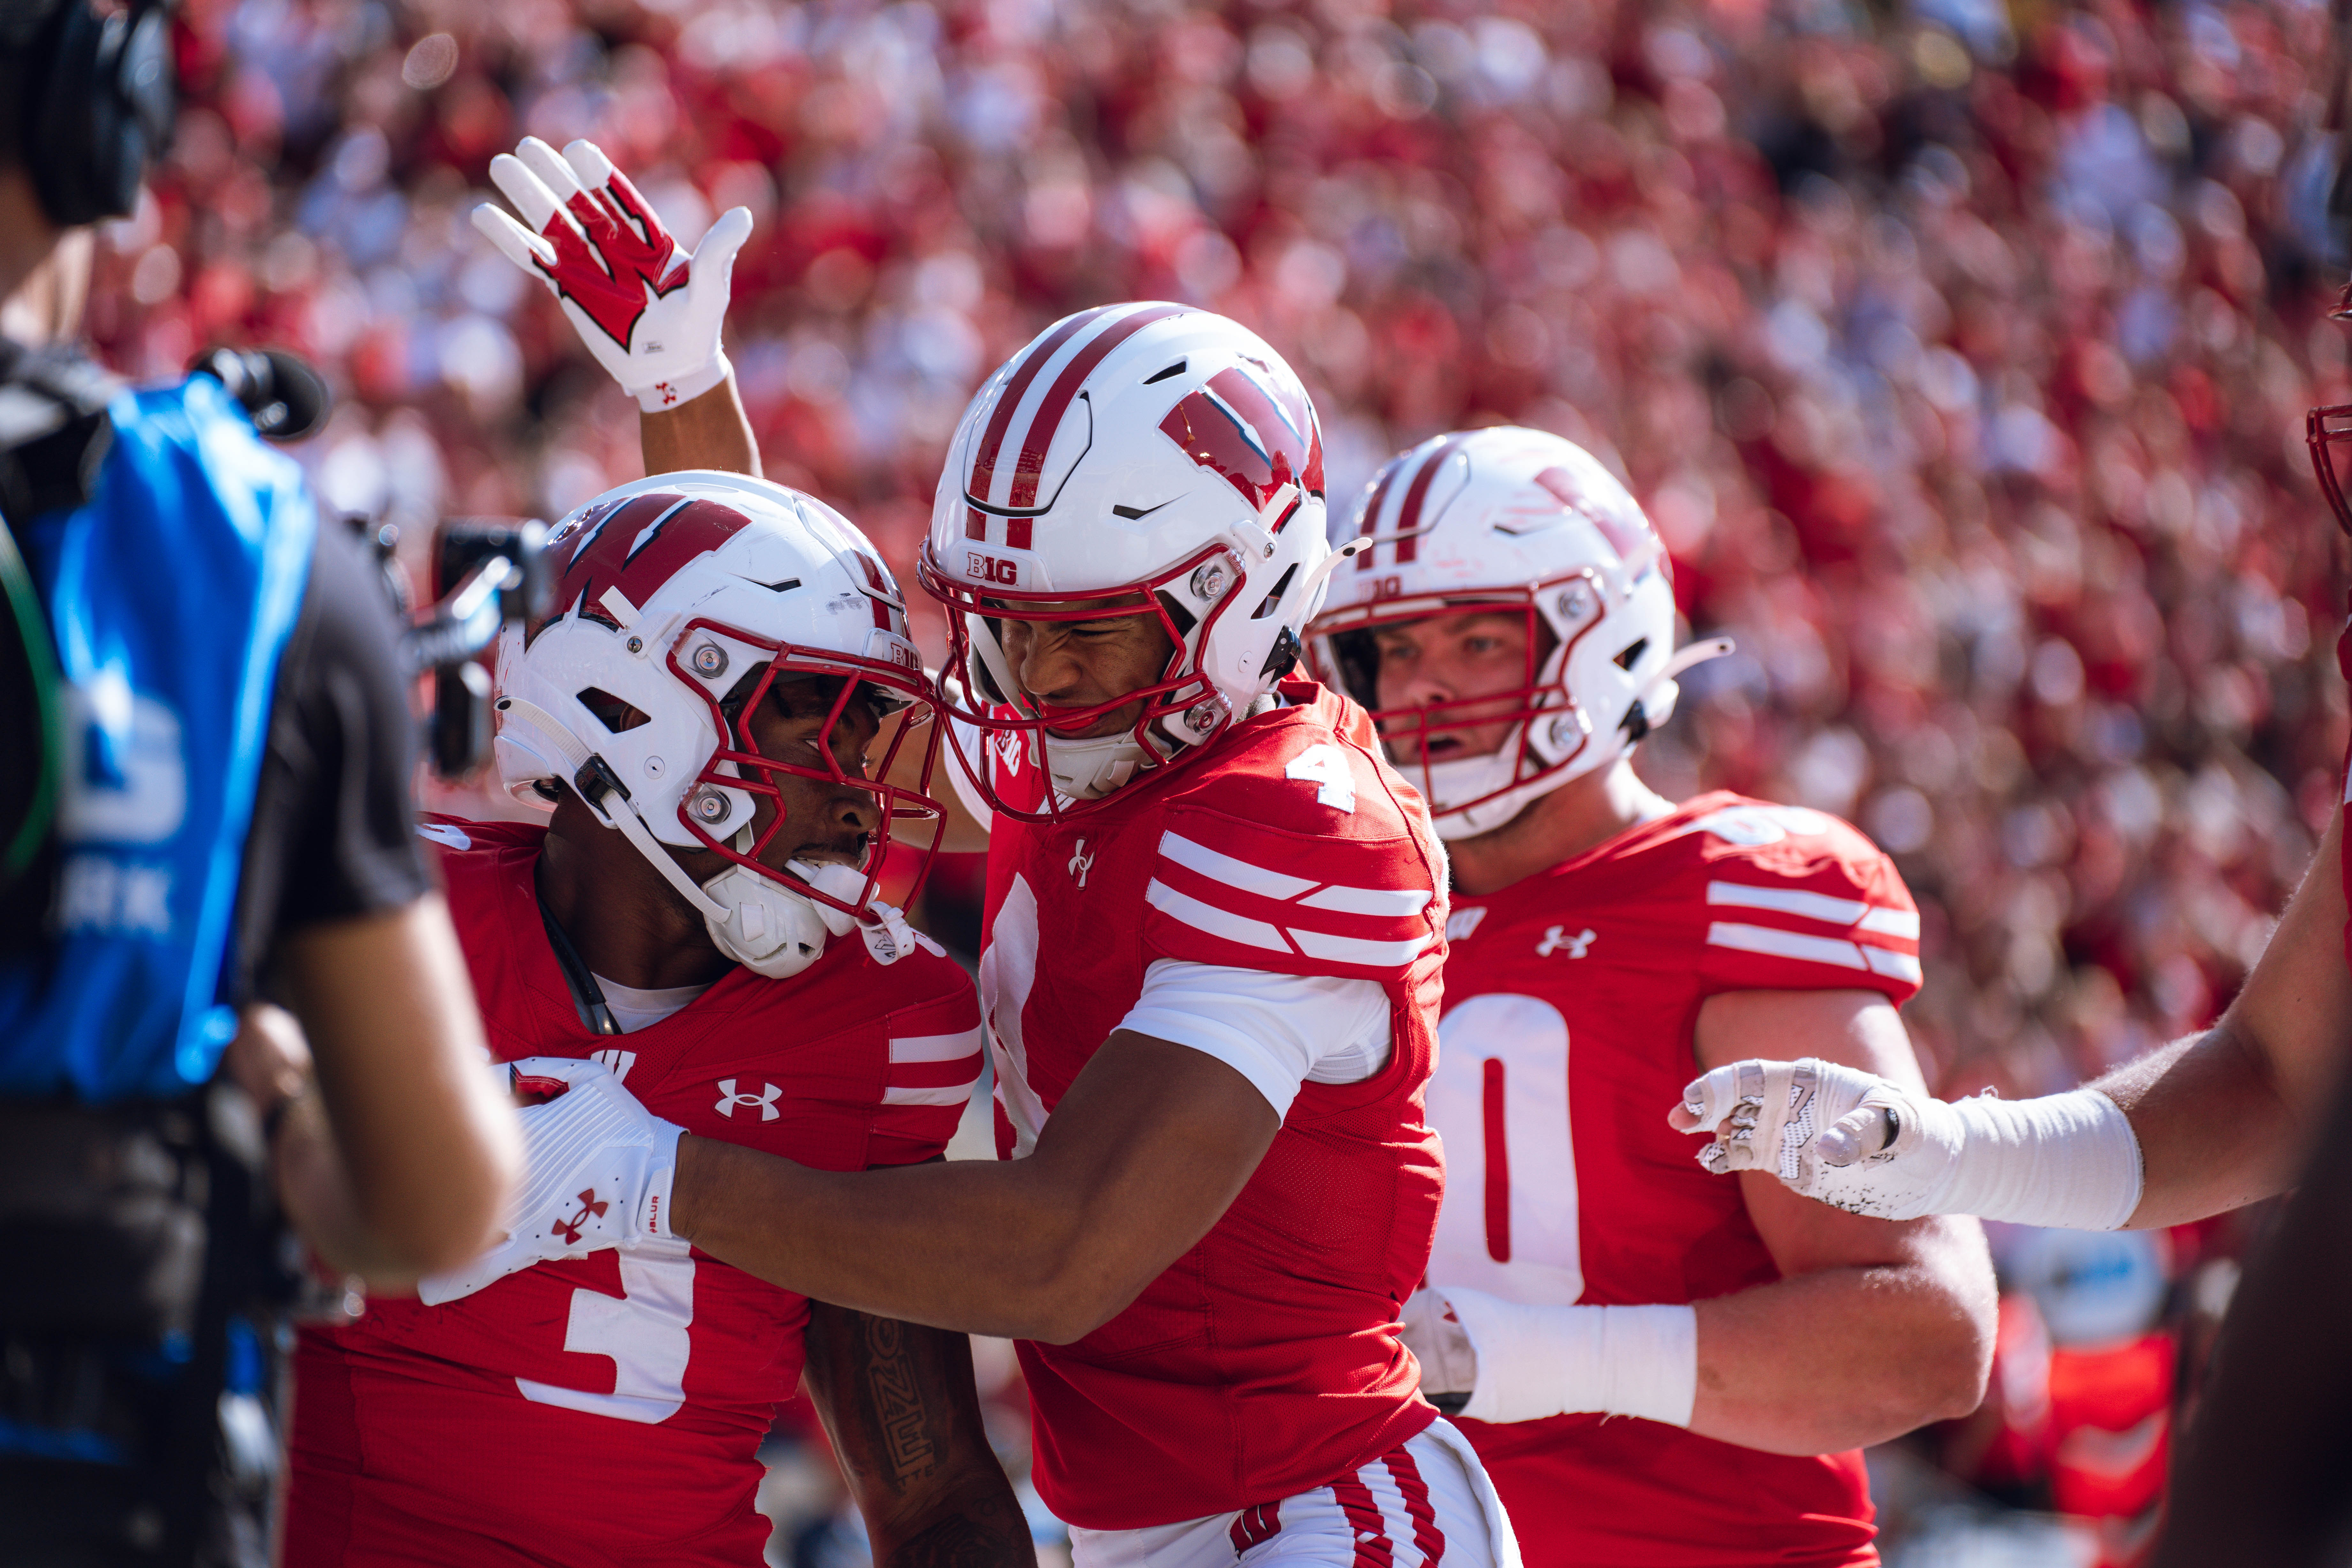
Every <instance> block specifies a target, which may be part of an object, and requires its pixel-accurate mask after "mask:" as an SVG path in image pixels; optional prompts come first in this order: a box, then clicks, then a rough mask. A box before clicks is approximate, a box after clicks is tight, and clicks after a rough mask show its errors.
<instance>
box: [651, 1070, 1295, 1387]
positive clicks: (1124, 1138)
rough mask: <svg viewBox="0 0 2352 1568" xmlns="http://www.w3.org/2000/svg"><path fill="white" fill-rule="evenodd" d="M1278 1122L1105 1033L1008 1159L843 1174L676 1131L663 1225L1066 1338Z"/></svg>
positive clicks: (1228, 1087) (855, 1302)
mask: <svg viewBox="0 0 2352 1568" xmlns="http://www.w3.org/2000/svg"><path fill="white" fill-rule="evenodd" d="M1280 1127H1281V1121H1280V1120H1279V1119H1278V1118H1277V1117H1276V1114H1275V1112H1274V1109H1273V1107H1272V1106H1270V1105H1268V1104H1267V1103H1266V1101H1265V1099H1264V1098H1263V1097H1262V1096H1261V1095H1260V1094H1259V1093H1258V1091H1257V1090H1256V1089H1254V1088H1252V1087H1251V1086H1250V1082H1249V1080H1248V1079H1245V1078H1244V1077H1242V1075H1241V1074H1240V1073H1238V1072H1235V1071H1234V1069H1233V1068H1229V1067H1227V1066H1226V1065H1225V1064H1224V1063H1223V1062H1221V1061H1218V1060H1216V1059H1215V1058H1213V1057H1209V1056H1206V1055H1203V1054H1202V1052H1199V1051H1196V1050H1193V1049H1192V1048H1191V1047H1185V1046H1179V1045H1173V1044H1171V1043H1170V1042H1168V1041H1166V1040H1158V1039H1153V1038H1151V1037H1148V1036H1143V1035H1138V1034H1134V1033H1132V1032H1130V1031H1128V1030H1124V1029H1122V1030H1120V1031H1118V1033H1116V1034H1114V1035H1113V1036H1112V1037H1110V1038H1109V1039H1108V1040H1107V1041H1105V1042H1104V1044H1103V1047H1102V1048H1101V1049H1100V1050H1098V1051H1097V1052H1096V1053H1095V1055H1094V1057H1093V1058H1092V1059H1091V1060H1089V1061H1088V1062H1087V1066H1086V1068H1085V1070H1084V1071H1082V1072H1080V1073H1079V1074H1078V1077H1077V1080H1076V1082H1074V1083H1073V1084H1071V1085H1070V1088H1069V1090H1068V1092H1067V1093H1066V1094H1064V1095H1063V1096H1062V1100H1061V1103H1060V1104H1059V1105H1057V1106H1056V1107H1055V1110H1054V1114H1053V1118H1052V1120H1051V1121H1049V1122H1048V1123H1047V1124H1046V1126H1045V1131H1044V1132H1043V1134H1042V1135H1041V1136H1040V1137H1039V1139H1038V1141H1037V1146H1036V1148H1035V1149H1034V1151H1033V1152H1031V1153H1030V1154H1029V1155H1028V1157H1027V1158H1025V1159H1020V1160H1006V1161H983V1160H959V1161H954V1162H950V1163H944V1164H934V1165H917V1166H911V1167H906V1168H902V1169H898V1170H889V1171H866V1172H852V1173H835V1172H825V1171H811V1170H808V1169H806V1168H804V1167H803V1166H799V1165H795V1164H793V1163H791V1162H790V1161H786V1160H780V1159H776V1158H774V1157H773V1156H772V1155H767V1154H762V1153H760V1152H757V1151H755V1150H750V1149H743V1148H740V1147H737V1146H735V1145H733V1144H727V1143H718V1142H711V1141H709V1140H707V1139H701V1138H694V1137H686V1138H681V1139H679V1140H678V1148H677V1174H676V1178H675V1182H674V1184H673V1186H672V1189H671V1197H670V1204H671V1207H670V1226H671V1228H672V1229H673V1230H674V1231H675V1232H676V1233H677V1235H679V1236H682V1237H687V1238H688V1239H689V1240H691V1241H692V1242H693V1243H694V1244H695V1245H696V1246H698V1247H701V1248H702V1249H703V1250H704V1251H705V1252H708V1253H710V1254H712V1255H713V1256H715V1257H718V1258H725V1259H726V1260H727V1261H728V1262H730V1263H731V1264H733V1265H735V1267H737V1268H741V1269H744V1270H746V1271H747V1272H749V1273H752V1274H756V1275H758V1276H759V1277H760V1278H761V1279H766V1280H768V1281H770V1282H771V1283H772V1284H776V1285H781V1286H782V1287H783V1288H784V1289H789V1290H797V1291H799V1292H800V1293H801V1294H803V1295H805V1296H809V1297H813V1298H814V1299H815V1300H820V1301H834V1302H838V1303H840V1304H841V1305H843V1306H845V1307H851V1308H855V1309H856V1310H859V1311H861V1312H875V1313H879V1314H881V1315H883V1316H886V1317H891V1318H901V1319H904V1320H906V1321H909V1322H917V1323H929V1324H933V1325H935V1326H937V1327H939V1328H943V1329H960V1330H962V1331H965V1332H967V1333H975V1334H994V1335H998V1336H1000V1337H1003V1338H1006V1339H1020V1340H1044V1341H1046V1342H1050V1343H1055V1344H1066V1343H1067V1342H1070V1341H1072V1340H1077V1339H1083V1338H1085V1337H1086V1336H1087V1334H1089V1333H1092V1332H1093V1331H1095V1330H1096V1329H1097V1328H1099V1327H1100V1326H1101V1325H1102V1324H1103V1323H1105V1322H1107V1321H1109V1320H1110V1319H1111V1318H1112V1317H1113V1316H1115V1315H1116V1314H1117V1313H1118V1312H1119V1311H1121V1310H1124V1309H1125V1308H1126V1306H1127V1304H1128V1303H1129V1302H1130V1301H1132V1300H1135V1298H1136V1297H1137V1296H1139V1295H1140V1294H1141V1293H1142V1291H1143V1289H1144V1287H1145V1286H1147V1285H1149V1284H1150V1283H1151V1281H1152V1280H1153V1279H1157V1278H1158V1277H1159V1276H1160V1273H1161V1272H1162V1271H1163V1270H1164V1269H1166V1268H1168V1266H1169V1265H1170V1264H1171V1263H1173V1262H1175V1261H1176V1260H1177V1259H1178V1258H1181V1257H1182V1256H1183V1255H1184V1253H1185V1252H1186V1251H1187V1250H1188V1249H1189V1248H1191V1247H1192V1245H1193V1244H1194V1243H1195V1242H1197V1241H1199V1240H1200V1239H1201V1237H1203V1236H1205V1235H1207V1234H1208V1231H1209V1227H1210V1226H1213V1225H1214V1224H1216V1223H1217V1220H1218V1218H1219V1217H1220V1216H1222V1215H1223V1214H1224V1212H1225V1209H1226V1207H1227V1205H1230V1204H1231V1203H1232V1202H1233V1201H1234V1197H1235V1196H1237V1195H1238V1194H1240V1192H1241V1190H1242V1188H1243V1186H1244V1185H1245V1184H1247V1183H1248V1181H1249V1178H1250V1175H1251V1173H1253V1172H1255V1170H1256V1169H1257V1165H1258V1162H1259V1161H1260V1160H1261V1159H1263V1158H1264V1157H1265V1151H1266V1149H1267V1147H1268V1146H1269V1145H1270V1144H1272V1142H1274V1135H1275V1133H1276V1131H1279V1129H1280Z"/></svg>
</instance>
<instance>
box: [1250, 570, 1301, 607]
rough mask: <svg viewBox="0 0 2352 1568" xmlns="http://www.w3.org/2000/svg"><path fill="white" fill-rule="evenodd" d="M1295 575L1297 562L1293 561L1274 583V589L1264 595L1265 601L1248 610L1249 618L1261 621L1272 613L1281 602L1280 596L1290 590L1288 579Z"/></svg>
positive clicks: (1296, 573)
mask: <svg viewBox="0 0 2352 1568" xmlns="http://www.w3.org/2000/svg"><path fill="white" fill-rule="evenodd" d="M1297 575H1298V563H1297V562H1296V561H1294V562H1292V563H1290V564H1289V566H1288V567H1287V568H1286V569H1285V570H1284V572H1283V574H1282V578H1281V580H1280V581H1279V582H1277V583H1276V584H1275V585H1274V591H1273V592H1272V593H1270V594H1268V595H1266V596H1265V603H1264V604H1262V605H1259V606H1258V607H1257V608H1256V609H1255V610H1252V611H1251V612H1250V619H1251V620H1254V621H1262V620H1264V619H1265V618H1266V616H1270V615H1272V614H1274V609H1275V606H1276V605H1279V604H1281V603H1282V596H1283V595H1285V594H1287V593H1288V592H1290V580H1291V579H1292V578H1293V577H1296V576H1297Z"/></svg>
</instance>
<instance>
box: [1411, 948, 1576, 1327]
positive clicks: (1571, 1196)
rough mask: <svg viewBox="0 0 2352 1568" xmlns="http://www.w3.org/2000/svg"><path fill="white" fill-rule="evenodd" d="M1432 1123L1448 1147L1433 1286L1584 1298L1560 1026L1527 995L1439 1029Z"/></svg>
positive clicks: (1462, 1011) (1477, 1008) (1530, 1299)
mask: <svg viewBox="0 0 2352 1568" xmlns="http://www.w3.org/2000/svg"><path fill="white" fill-rule="evenodd" d="M1437 1038H1438V1051H1437V1070H1436V1071H1435V1072H1434V1073H1433V1074H1432V1075H1431V1077H1430V1080H1429V1089H1428V1096H1429V1120H1430V1121H1431V1123H1432V1124H1433V1126H1435V1127H1436V1128H1437V1129H1438V1131H1439V1132H1440V1133H1442V1134H1443V1135H1444V1139H1445V1163H1446V1178H1447V1179H1446V1183H1445V1206H1444V1209H1443V1210H1442V1211H1440V1213H1439V1215H1438V1220H1437V1247H1436V1251H1435V1254H1434V1256H1433V1258H1432V1259H1431V1263H1430V1278H1431V1279H1434V1280H1436V1281H1438V1282H1439V1283H1441V1284H1446V1285H1465V1286H1467V1287H1469V1288H1470V1289H1474V1290H1486V1291H1488V1292H1491V1293H1492V1294H1494V1295H1496V1296H1501V1297H1503V1298H1505V1299H1507V1300H1513V1301H1524V1302H1527V1303H1528V1304H1530V1305H1544V1306H1567V1305H1570V1304H1571V1303H1572V1302H1574V1301H1575V1300H1576V1299H1577V1298H1578V1297H1580V1296H1581V1295H1583V1294H1584V1264H1583V1259H1582V1257H1581V1256H1580V1253H1579V1250H1578V1244H1577V1231H1576V1152H1575V1149H1574V1147H1573V1146H1572V1144H1571V1143H1570V1134H1569V1119H1568V1020H1567V1019H1566V1018H1563V1017H1562V1016H1560V1012H1559V1008H1557V1007H1555V1006H1553V1005H1551V1004H1550V1003H1549V1002H1546V1001H1543V1000H1541V999H1539V998H1538V997H1534V996H1516V995H1510V994H1489V995H1485V996H1473V997H1471V998H1470V999H1469V1000H1468V1001H1466V1002H1464V1003H1463V1004H1462V1005H1459V1006H1457V1007H1455V1008H1454V1009H1453V1010H1452V1011H1451V1012H1449V1013H1447V1014H1446V1015H1445V1017H1444V1021H1443V1022H1441V1023H1440V1024H1439V1025H1438V1026H1437Z"/></svg>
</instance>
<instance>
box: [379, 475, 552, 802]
mask: <svg viewBox="0 0 2352 1568" xmlns="http://www.w3.org/2000/svg"><path fill="white" fill-rule="evenodd" d="M349 521H351V523H352V526H353V527H354V528H355V529H357V530H358V531H359V532H360V534H361V536H362V538H363V539H365V540H366V541H367V542H369V544H370V545H371V546H373V549H374V551H375V553H376V558H377V560H378V561H379V562H380V563H383V567H384V583H385V592H386V593H388V594H389V595H391V596H392V601H393V605H394V609H395V610H396V611H397V612H398V613H399V614H400V615H401V616H402V617H403V618H404V620H406V621H407V622H408V627H407V630H406V631H404V633H403V634H402V636H401V641H400V652H401V657H402V658H403V659H404V661H405V663H406V664H407V667H408V671H409V673H410V674H412V675H425V674H430V675H431V676H432V677H433V706H432V709H431V710H430V711H429V712H428V713H427V714H426V716H425V755H426V756H427V757H429V758H430V759H431V760H432V763H433V771H434V772H435V773H437V774H439V775H440V776H441V777H443V778H445V779H452V780H455V779H461V778H464V777H466V776H467V774H469V773H473V772H475V771H476V770H477V769H478V768H479V767H481V766H482V764H483V763H487V762H488V761H489V756H490V678H489V673H488V671H487V670H485V669H484V668H482V663H481V656H482V655H483V654H484V653H486V652H488V649H489V647H490V646H491V645H492V644H493V643H495V642H496V641H497V640H498V636H499V628H501V627H502V626H507V625H508V624H509V623H510V622H517V621H525V620H529V619H530V618H531V617H533V616H540V615H542V614H544V613H545V612H546V609H547V601H548V597H549V595H551V593H552V592H553V591H554V586H555V578H554V574H553V573H552V572H551V570H550V568H549V566H548V563H547V536H548V527H547V524H545V523H544V522H541V521H539V520H538V519H537V518H499V517H453V518H444V519H443V520H442V521H441V522H440V524H439V525H438V526H437V527H436V528H435V529H434V531H433V554H432V563H433V564H432V583H431V587H430V592H431V593H432V595H433V603H432V604H431V605H430V606H428V607H427V608H426V609H425V612H424V613H423V614H422V615H418V614H415V613H414V612H412V610H411V609H410V606H409V604H408V599H407V584H406V580H405V579H404V578H403V577H402V576H401V574H399V573H398V572H396V571H394V570H393V569H392V554H393V551H394V547H395V546H396V545H397V544H398V543H399V542H400V531H399V530H398V529H396V528H394V527H392V526H390V525H388V524H387V525H385V526H383V527H381V528H378V527H374V526H372V525H371V524H370V523H369V521H367V520H366V519H365V518H358V517H354V518H352V519H350V520H349Z"/></svg>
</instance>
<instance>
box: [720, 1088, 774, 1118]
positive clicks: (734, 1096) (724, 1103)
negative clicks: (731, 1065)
mask: <svg viewBox="0 0 2352 1568" xmlns="http://www.w3.org/2000/svg"><path fill="white" fill-rule="evenodd" d="M783 1093H784V1091H783V1090H782V1089H778V1088H777V1087H776V1086H775V1085H774V1084H772V1083H763V1084H761V1086H760V1092H759V1093H757V1094H738V1093H736V1092H735V1080H734V1079H731V1078H722V1079H719V1103H718V1104H717V1105H715V1106H713V1107H711V1109H712V1110H716V1111H718V1112H719V1115H721V1116H725V1117H730V1118H731V1117H733V1116H734V1114H735V1108H736V1107H737V1106H739V1105H756V1106H758V1107H759V1108H760V1120H761V1121H774V1120H775V1119H776V1118H777V1117H779V1116H782V1114H783V1112H782V1111H781V1110H777V1109H776V1101H777V1100H781V1099H782V1098H783Z"/></svg>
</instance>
